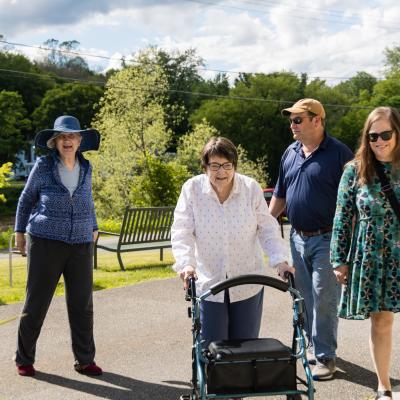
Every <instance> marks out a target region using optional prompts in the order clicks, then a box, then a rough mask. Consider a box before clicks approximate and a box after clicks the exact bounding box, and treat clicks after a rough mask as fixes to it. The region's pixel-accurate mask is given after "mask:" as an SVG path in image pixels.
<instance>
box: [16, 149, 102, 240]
mask: <svg viewBox="0 0 400 400" xmlns="http://www.w3.org/2000/svg"><path fill="white" fill-rule="evenodd" d="M78 160H79V163H80V173H79V182H78V186H77V188H76V189H75V191H74V193H73V195H72V197H71V195H70V193H69V191H68V189H67V188H66V187H65V186H64V185H63V184H62V183H61V179H60V175H59V173H58V168H57V164H58V163H59V162H60V160H59V158H58V156H57V153H56V152H52V153H50V154H49V155H47V156H45V157H41V158H39V159H38V160H37V162H36V164H35V166H34V167H33V169H32V171H31V173H30V175H29V178H28V181H27V183H26V185H25V188H24V190H23V191H22V193H21V196H20V198H19V201H18V207H17V215H16V221H15V232H29V233H30V234H31V235H33V236H38V237H41V238H45V239H52V240H60V241H63V242H66V243H70V244H77V243H90V242H92V241H93V231H94V230H97V229H98V227H97V222H96V214H95V211H94V204H93V197H92V168H91V165H90V163H89V161H88V160H86V159H85V158H84V157H83V156H82V154H81V153H78Z"/></svg>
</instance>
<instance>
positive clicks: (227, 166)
mask: <svg viewBox="0 0 400 400" xmlns="http://www.w3.org/2000/svg"><path fill="white" fill-rule="evenodd" d="M207 165H208V167H209V168H210V170H211V171H219V169H220V168H221V167H222V168H223V169H225V170H227V171H229V170H230V169H232V168H233V163H231V162H226V163H223V164H219V163H217V162H212V163H209V164H207Z"/></svg>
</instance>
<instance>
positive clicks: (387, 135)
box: [368, 130, 393, 142]
mask: <svg viewBox="0 0 400 400" xmlns="http://www.w3.org/2000/svg"><path fill="white" fill-rule="evenodd" d="M392 135H393V130H391V131H383V132H380V133H378V132H369V133H368V137H369V141H370V142H376V141H377V140H378V138H379V137H380V138H381V139H382V140H390V139H391V138H392Z"/></svg>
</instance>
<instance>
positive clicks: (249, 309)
mask: <svg viewBox="0 0 400 400" xmlns="http://www.w3.org/2000/svg"><path fill="white" fill-rule="evenodd" d="M263 299H264V289H261V290H260V292H259V293H257V294H256V295H255V296H253V297H250V298H248V299H246V300H242V301H235V302H232V303H231V302H230V299H229V290H226V291H225V297H224V302H223V303H217V302H214V301H207V300H205V301H203V302H201V304H200V321H201V338H202V340H204V342H203V347H204V348H206V347H208V345H209V344H210V342H212V341H214V340H228V339H256V338H258V335H259V332H260V325H261V316H262V307H263Z"/></svg>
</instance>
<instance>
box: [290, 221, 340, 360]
mask: <svg viewBox="0 0 400 400" xmlns="http://www.w3.org/2000/svg"><path fill="white" fill-rule="evenodd" d="M331 236H332V234H331V233H324V234H322V235H317V236H311V237H305V236H302V235H299V234H298V233H296V231H295V230H294V229H292V231H291V233H290V248H291V251H292V258H293V264H294V267H295V268H296V273H295V285H296V288H297V289H298V290H299V291H300V293H301V294H302V296H303V297H304V301H305V306H306V313H305V314H306V315H305V331H306V334H307V336H308V338H309V340H311V341H312V344H313V346H314V352H315V356H316V358H317V359H319V360H325V359H333V358H335V357H336V348H337V329H338V317H337V308H338V304H339V300H340V290H341V289H340V284H339V283H338V282H337V281H336V277H335V274H334V273H333V269H332V265H331V264H330V261H329V246H330V241H331Z"/></svg>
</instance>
